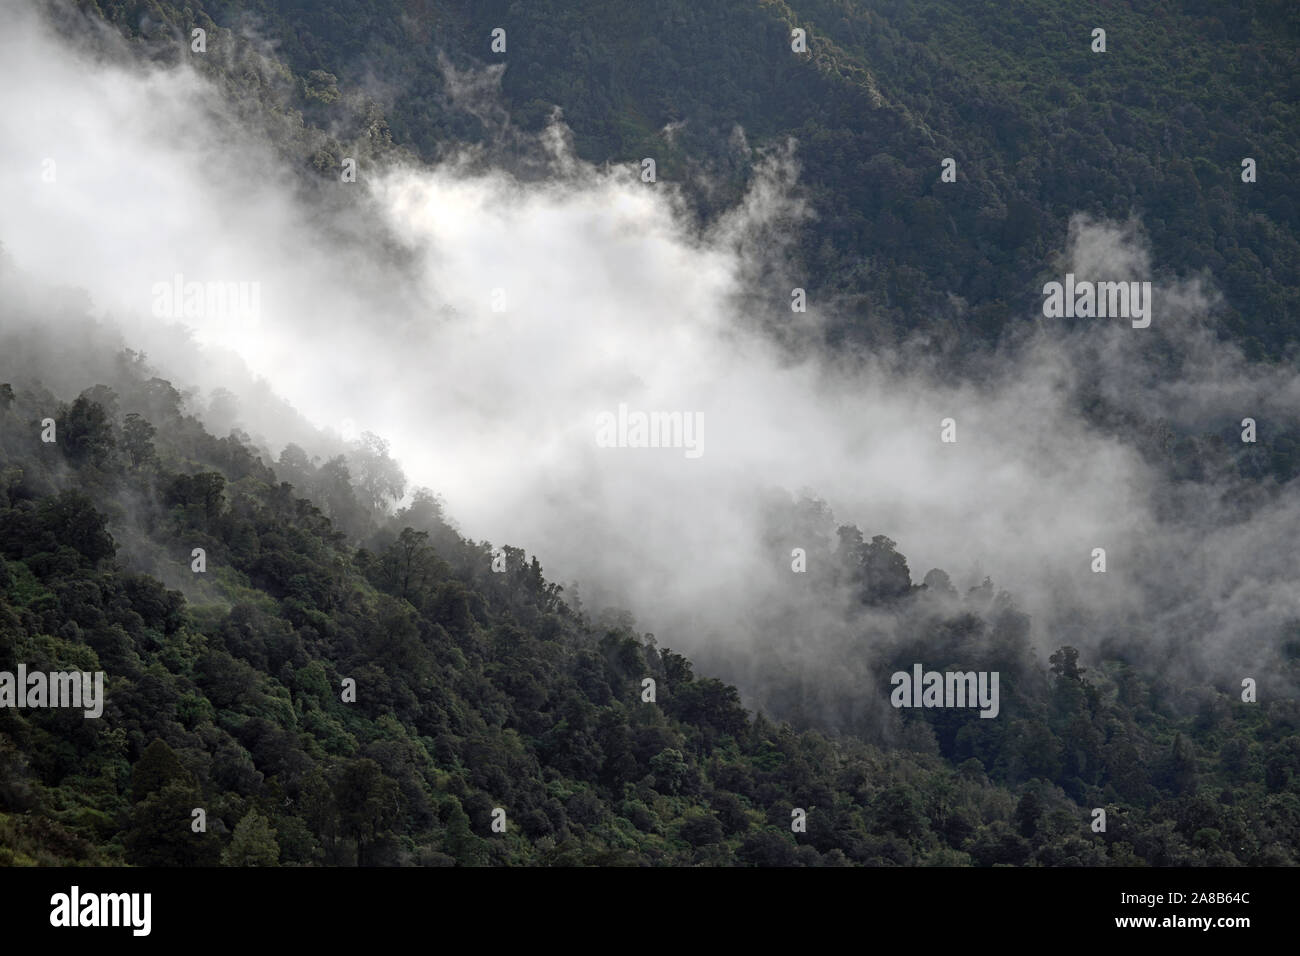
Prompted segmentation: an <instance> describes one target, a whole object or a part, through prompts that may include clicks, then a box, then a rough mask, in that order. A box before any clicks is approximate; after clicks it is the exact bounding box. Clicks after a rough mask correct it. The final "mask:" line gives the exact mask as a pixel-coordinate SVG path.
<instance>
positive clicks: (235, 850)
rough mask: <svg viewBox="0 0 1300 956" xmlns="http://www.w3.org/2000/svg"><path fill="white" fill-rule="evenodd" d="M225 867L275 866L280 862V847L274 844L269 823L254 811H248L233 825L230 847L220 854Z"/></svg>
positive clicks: (273, 830)
mask: <svg viewBox="0 0 1300 956" xmlns="http://www.w3.org/2000/svg"><path fill="white" fill-rule="evenodd" d="M221 862H222V863H223V864H224V865H226V866H275V865H276V864H277V863H279V862H280V846H279V844H278V843H276V842H275V828H274V827H272V826H271V821H270V820H268V819H267V818H266V817H264V816H262V814H260V813H258V812H257V811H256V810H249V811H248V813H246V814H244V818H243V819H242V820H240V821H239V823H237V824H236V825H235V833H234V835H233V836H232V837H231V840H230V846H228V847H226V850H225V852H224V853H222V854H221Z"/></svg>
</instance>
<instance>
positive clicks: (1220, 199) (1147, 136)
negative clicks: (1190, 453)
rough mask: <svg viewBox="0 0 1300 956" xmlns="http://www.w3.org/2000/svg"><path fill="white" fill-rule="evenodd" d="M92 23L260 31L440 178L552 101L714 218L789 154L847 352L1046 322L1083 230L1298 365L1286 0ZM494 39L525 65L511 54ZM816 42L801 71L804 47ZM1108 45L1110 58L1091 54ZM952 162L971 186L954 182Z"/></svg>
mask: <svg viewBox="0 0 1300 956" xmlns="http://www.w3.org/2000/svg"><path fill="white" fill-rule="evenodd" d="M85 5H86V6H94V4H93V2H91V0H87V2H86V4H85ZM98 9H100V10H102V11H103V14H104V15H105V16H106V17H107V18H108V19H110V20H111V21H113V22H114V23H116V24H118V25H119V26H120V27H121V28H122V29H124V30H126V31H128V32H130V33H133V34H137V35H140V36H142V37H152V38H155V39H156V38H159V37H162V36H167V35H176V36H180V35H181V33H184V34H185V35H188V30H189V28H190V27H192V26H195V25H199V26H205V27H206V26H210V25H216V26H218V27H220V28H225V29H232V30H236V31H244V30H248V31H252V33H253V34H254V35H256V36H259V37H261V38H263V39H267V40H271V41H272V42H273V44H274V48H275V50H276V54H277V56H278V57H279V58H280V59H281V60H282V61H283V62H284V63H285V64H286V65H287V66H288V67H289V68H290V69H291V70H292V72H293V74H294V76H295V84H296V102H297V104H298V105H299V106H300V107H301V108H302V110H303V112H304V115H305V116H306V117H307V118H308V119H309V120H315V121H317V122H318V125H321V126H322V127H323V128H336V129H346V128H349V127H348V126H346V125H339V126H336V125H335V124H337V123H338V121H339V119H340V117H341V116H342V115H343V114H344V113H345V112H346V109H347V108H348V107H347V104H348V102H349V100H350V98H355V97H363V98H365V99H366V100H368V101H369V103H370V104H371V109H372V110H373V112H371V113H368V114H366V119H368V120H369V121H370V122H369V123H362V124H360V130H364V129H366V128H373V123H374V122H375V121H376V120H377V119H378V118H379V117H380V116H382V121H383V122H386V124H387V129H389V130H391V133H392V137H393V139H394V141H395V142H396V143H397V144H399V145H402V146H406V147H409V148H411V149H413V150H415V151H416V152H418V153H419V154H421V155H423V156H424V157H425V158H431V157H433V156H434V155H436V154H438V153H439V152H440V151H443V150H446V149H447V148H448V146H449V145H450V144H453V143H456V142H465V141H469V142H484V141H497V142H498V143H500V142H501V141H502V140H503V137H502V136H501V129H500V128H499V126H498V124H499V123H500V122H501V120H502V116H501V114H500V113H499V112H498V110H500V109H502V108H503V109H504V111H505V113H506V114H508V116H509V119H510V122H511V123H512V124H514V125H517V126H519V127H522V128H524V129H537V128H540V127H541V126H542V125H543V124H544V123H545V121H546V120H547V118H548V117H549V116H550V113H551V110H552V109H553V107H555V106H559V107H560V108H561V109H562V110H563V115H564V119H565V122H566V123H567V124H568V125H569V126H570V127H571V128H572V129H573V132H574V137H575V143H576V145H577V148H578V152H579V154H580V155H581V156H582V157H583V158H585V159H589V160H592V161H594V162H604V161H606V160H613V161H619V162H627V161H633V160H636V161H639V160H640V159H641V158H642V157H646V156H649V157H656V158H657V163H658V166H659V169H660V175H661V176H662V177H663V178H665V179H674V180H683V181H685V180H687V179H688V178H690V177H691V174H694V173H698V172H700V171H701V170H707V171H708V172H709V174H710V176H711V180H712V182H713V185H712V188H710V189H708V190H704V189H701V188H699V187H698V185H697V184H696V185H693V186H692V188H693V189H695V191H696V193H697V195H696V199H697V202H698V203H699V205H700V208H701V210H702V211H703V213H704V214H706V215H707V214H708V213H709V212H710V211H716V210H718V209H720V208H722V207H723V206H725V204H726V203H727V202H728V201H729V200H732V199H734V198H735V197H736V195H738V192H739V190H740V188H741V186H742V184H743V182H744V181H745V179H746V178H747V176H748V175H749V172H750V168H749V159H748V158H746V157H744V156H743V155H742V154H739V153H737V152H736V151H735V150H734V149H733V144H732V136H733V134H734V131H735V129H736V128H737V127H739V128H741V129H743V130H744V133H745V135H746V136H747V137H748V138H749V139H750V140H751V141H752V142H753V143H758V144H761V143H768V144H782V143H784V142H785V140H786V139H787V138H788V137H794V138H795V139H796V140H797V142H798V144H799V145H798V151H797V156H798V158H799V160H800V162H801V164H802V170H803V171H802V177H801V180H802V182H803V184H804V185H805V186H806V188H807V190H808V191H809V194H810V197H811V199H812V201H813V206H814V209H815V211H816V213H817V220H816V222H815V224H814V225H812V226H811V228H809V229H807V230H806V231H804V232H803V233H802V234H801V235H800V237H799V240H800V246H801V250H802V264H801V265H799V266H798V267H796V268H795V269H794V270H793V271H794V273H795V274H793V275H774V276H772V277H771V284H772V290H773V294H777V293H780V294H788V290H789V288H790V287H791V286H794V285H799V286H805V287H807V288H809V289H810V290H811V291H812V292H813V294H814V295H816V296H817V297H818V298H819V299H821V300H828V299H830V298H831V297H834V300H835V301H836V302H837V305H838V307H839V310H840V314H841V315H842V320H843V327H842V328H838V329H836V330H834V331H833V333H832V334H833V335H837V336H838V335H847V336H849V337H850V338H854V337H861V338H864V339H866V340H868V341H887V340H890V339H892V338H893V337H895V336H898V335H902V334H905V333H906V332H908V331H909V330H914V329H916V328H918V327H920V328H932V329H933V330H936V331H939V332H941V333H942V334H941V335H940V336H939V337H938V338H937V339H936V340H935V341H934V343H933V347H934V348H936V349H948V350H951V351H952V352H953V353H956V354H960V353H961V352H962V351H965V350H967V349H970V348H972V347H975V346H977V345H978V344H979V343H981V342H987V341H990V340H995V339H997V338H999V337H1000V336H1002V335H1003V334H1004V333H1005V332H1006V330H1007V326H1008V324H1010V325H1012V326H1014V325H1016V324H1018V323H1019V322H1020V321H1022V319H1023V317H1025V316H1026V315H1028V314H1031V313H1033V312H1036V311H1037V310H1038V308H1039V306H1040V304H1041V300H1040V299H1039V289H1040V288H1041V285H1042V282H1043V275H1044V271H1045V269H1046V268H1047V267H1048V263H1049V260H1050V258H1051V254H1052V253H1053V252H1054V251H1056V250H1059V249H1060V248H1061V245H1062V242H1063V237H1064V234H1065V227H1066V223H1067V221H1068V219H1069V217H1070V216H1071V215H1072V214H1075V213H1080V212H1083V213H1090V214H1093V215H1098V216H1107V217H1111V218H1118V219H1124V218H1126V217H1128V216H1130V215H1134V216H1138V217H1140V218H1141V219H1142V222H1143V224H1144V226H1145V227H1146V229H1147V230H1148V231H1149V233H1150V236H1151V240H1152V245H1153V249H1154V260H1155V261H1154V265H1155V268H1156V270H1157V272H1158V273H1159V272H1165V271H1168V270H1172V269H1175V268H1176V269H1178V270H1180V271H1182V272H1184V273H1186V272H1188V271H1196V270H1202V269H1204V270H1206V271H1207V272H1209V273H1212V274H1213V276H1214V277H1215V279H1216V281H1217V282H1218V283H1219V284H1220V286H1221V287H1222V289H1223V291H1224V293H1225V303H1224V306H1223V309H1222V313H1221V314H1220V315H1219V316H1218V317H1217V323H1218V327H1219V330H1220V332H1221V334H1222V335H1223V336H1225V337H1227V338H1230V339H1232V340H1234V341H1236V342H1238V343H1239V344H1240V345H1241V346H1242V347H1243V349H1244V350H1245V351H1246V353H1247V354H1248V356H1249V357H1251V358H1256V359H1258V358H1273V359H1277V358H1282V357H1284V356H1286V355H1287V354H1288V349H1289V348H1290V347H1292V346H1294V345H1295V344H1296V342H1297V341H1298V340H1300V327H1298V326H1297V316H1298V312H1297V308H1298V306H1300V273H1298V272H1297V270H1298V269H1300V246H1298V245H1297V237H1296V233H1295V221H1296V216H1297V212H1298V211H1300V195H1298V194H1297V189H1298V188H1300V187H1298V185H1297V181H1296V176H1295V175H1294V171H1295V170H1296V168H1297V159H1298V157H1297V153H1296V150H1297V145H1296V135H1295V134H1296V131H1297V129H1300V118H1298V117H1297V113H1296V111H1297V109H1300V107H1298V106H1297V103H1298V102H1300V88H1298V87H1297V83H1300V80H1297V76H1298V75H1300V70H1298V69H1297V66H1298V64H1297V61H1296V58H1297V52H1296V51H1297V49H1300V42H1298V41H1300V11H1298V10H1297V8H1296V6H1295V5H1294V4H1292V3H1288V2H1286V0H1248V2H1240V3H1233V4H1220V3H1213V2H1208V0H1207V2H1194V3H1178V4H1170V3H1164V2H1158V0H1136V2H1131V3H1113V4H1106V5H1090V4H1070V3H1064V4H1063V3H1057V2H1054V0H1017V2H1015V3H1010V4H1007V3H998V2H985V3H970V2H965V0H930V2H925V3H914V2H910V0H854V2H843V0H838V2H823V0H793V2H767V0H727V2H723V3H709V4H694V3H689V2H685V0H672V2H668V3H656V4H652V5H646V4H640V3H629V2H620V3H608V2H602V0H581V2H576V3H575V2H561V0H543V2H529V3H504V2H496V0H494V2H485V3H479V2H475V3H455V2H448V0H428V2H422V3H418V4H410V3H406V2H399V0H368V2H363V3H356V2H351V0H349V2H341V0H322V2H273V0H203V2H195V3H191V4H188V5H186V6H185V7H184V8H181V7H179V6H176V5H173V4H169V3H162V2H149V3H142V2H139V0H122V2H115V0H100V2H99V4H98ZM498 27H499V28H502V29H504V30H505V31H506V38H507V46H506V51H505V52H504V53H500V52H495V53H494V52H493V51H492V49H491V42H492V40H491V33H492V31H493V30H494V29H495V28H498ZM795 27H798V28H801V29H804V30H805V31H806V32H807V36H808V52H807V53H804V54H796V53H793V52H792V51H791V35H790V31H791V29H792V28H795ZM1096 28H1102V29H1104V30H1105V31H1106V41H1107V46H1106V52H1104V53H1101V52H1093V50H1092V45H1093V43H1094V40H1093V36H1092V31H1093V30H1094V29H1096ZM177 49H178V50H179V49H181V48H180V47H178V48H177ZM447 64H451V65H452V67H453V69H454V70H460V71H469V70H471V68H473V67H482V66H485V65H492V64H497V65H500V66H501V67H503V68H504V73H503V75H502V76H501V80H500V90H501V94H502V102H501V103H500V105H499V106H498V107H497V109H496V110H493V109H482V108H477V109H467V108H466V92H465V89H462V88H461V87H465V88H472V87H473V84H469V83H464V82H461V83H458V84H453V83H449V82H448V73H447V72H446V70H445V69H444V67H445V66H446V65H447ZM451 75H452V76H453V77H455V76H460V78H461V80H462V81H463V80H464V78H465V74H451ZM472 98H473V97H472V96H470V99H472ZM478 105H479V106H480V107H481V106H482V104H478ZM360 130H359V131H360ZM504 139H507V140H508V137H504ZM945 157H952V158H953V159H955V160H956V162H957V170H958V173H957V176H958V178H957V183H955V184H944V183H941V182H940V178H939V177H940V172H941V169H940V162H941V160H943V159H944V158H945ZM1246 157H1250V158H1253V159H1255V160H1256V162H1257V164H1258V181H1257V182H1255V183H1253V184H1246V183H1243V182H1242V178H1241V172H1242V167H1241V163H1242V160H1243V158H1246ZM954 297H955V298H954Z"/></svg>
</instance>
